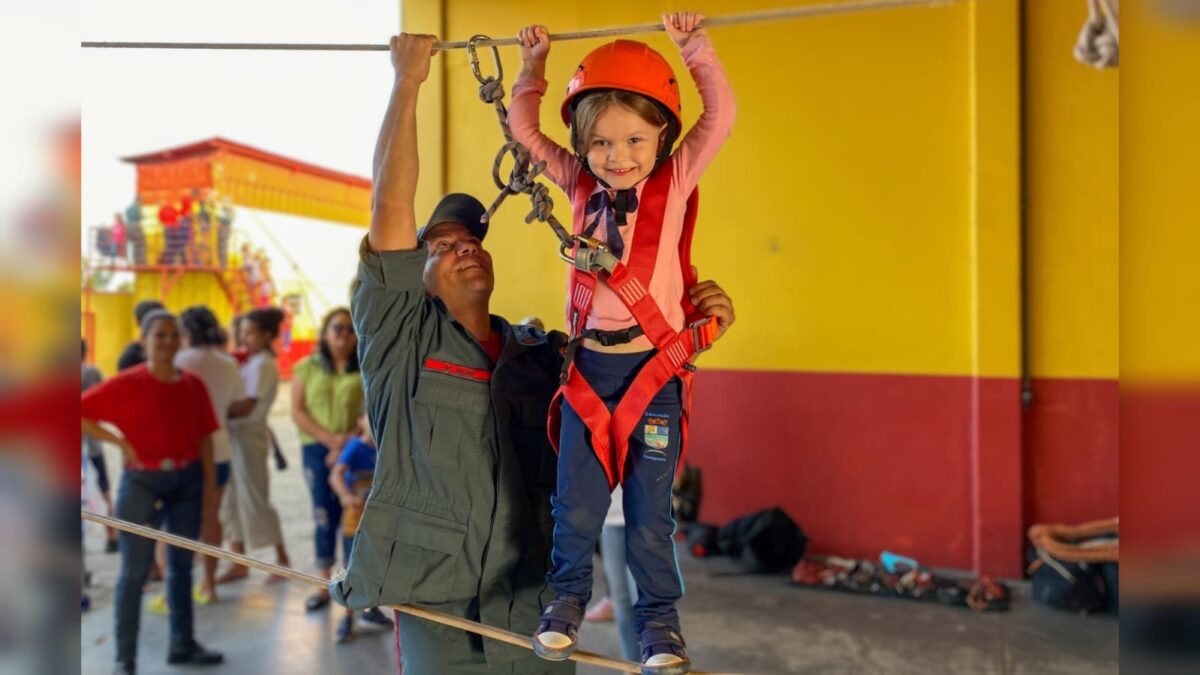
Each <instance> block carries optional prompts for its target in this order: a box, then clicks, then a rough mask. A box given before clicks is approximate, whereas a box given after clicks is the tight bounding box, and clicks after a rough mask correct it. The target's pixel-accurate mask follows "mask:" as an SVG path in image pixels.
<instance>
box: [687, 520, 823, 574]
mask: <svg viewBox="0 0 1200 675" xmlns="http://www.w3.org/2000/svg"><path fill="white" fill-rule="evenodd" d="M807 544H808V538H807V537H805V536H804V532H803V531H802V530H801V529H800V527H799V526H798V525H796V523H795V521H793V520H792V519H791V518H790V517H788V514H786V513H784V512H783V510H782V509H779V508H774V509H768V510H764V511H758V512H757V513H752V514H750V515H747V516H742V517H741V518H738V519H736V520H734V521H732V522H730V523H729V524H728V525H725V526H724V527H721V528H716V527H713V526H712V525H704V524H700V523H697V524H696V525H693V526H691V527H689V528H688V547H689V548H690V549H691V551H692V554H693V555H696V556H697V557H712V556H728V557H729V558H730V559H731V560H732V561H733V562H734V564H735V566H736V568H737V571H739V572H744V573H753V574H771V573H776V572H786V571H788V570H790V569H792V567H794V566H795V565H796V563H797V562H799V560H800V558H803V557H804V548H805V546H806V545H807Z"/></svg>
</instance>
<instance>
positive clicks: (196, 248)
mask: <svg viewBox="0 0 1200 675" xmlns="http://www.w3.org/2000/svg"><path fill="white" fill-rule="evenodd" d="M124 161H126V162H129V163H131V164H133V165H134V166H135V167H136V169H137V199H138V204H139V205H140V206H135V207H134V208H135V209H137V211H138V213H135V214H133V215H134V216H135V218H136V219H137V220H138V221H140V222H139V225H140V227H141V230H142V231H143V232H144V237H145V245H144V249H145V250H144V253H141V254H139V255H138V256H137V259H136V260H134V259H133V258H132V257H131V256H129V255H128V254H126V255H124V256H123V257H122V259H121V260H120V261H114V260H112V259H111V258H107V259H106V258H104V257H100V256H93V259H92V260H91V267H92V269H103V270H109V271H128V272H133V273H134V275H135V280H134V284H133V288H132V290H131V291H129V292H119V293H98V292H92V291H91V290H90V289H87V288H85V292H84V297H83V299H82V310H83V311H82V329H83V333H84V337H85V338H88V340H89V343H90V344H91V345H92V354H93V358H94V360H95V362H97V363H99V364H100V365H101V367H102V369H104V370H105V372H114V371H115V370H116V360H117V356H118V354H119V353H120V350H121V349H122V348H123V347H124V346H125V344H127V343H128V342H129V341H130V340H132V339H134V338H135V337H136V331H137V327H136V326H134V325H133V318H132V317H133V307H134V305H136V303H137V302H139V301H141V300H145V299H158V300H161V301H162V302H163V303H164V304H165V305H166V306H167V307H168V308H170V309H172V310H175V311H179V310H182V309H184V308H186V307H189V306H192V305H206V306H208V307H209V308H210V309H212V310H213V312H214V313H215V314H216V315H217V317H218V318H219V319H221V320H222V321H223V322H228V321H229V320H230V319H231V318H232V317H233V315H234V314H237V313H241V312H244V311H246V310H249V309H252V308H253V307H256V306H262V305H266V304H284V305H285V309H287V307H286V306H287V305H289V304H292V303H288V302H284V301H285V300H287V299H286V298H282V297H280V293H279V289H278V288H276V287H275V286H274V284H273V282H272V280H271V277H270V271H269V265H270V261H269V260H268V259H267V258H266V256H265V255H263V254H262V253H261V251H259V250H257V249H255V248H254V247H251V246H249V245H243V244H242V241H243V240H242V239H241V238H239V237H237V236H236V232H227V233H226V234H224V235H221V234H220V230H219V227H218V222H217V221H218V220H219V219H221V218H228V219H230V220H231V219H232V214H233V208H234V207H235V206H240V207H248V208H254V209H261V210H264V211H271V212H276V213H285V214H291V215H298V216H304V217H308V218H313V219H317V220H324V221H329V222H333V223H343V224H348V225H355V226H360V227H364V226H366V225H367V224H369V219H370V200H371V196H370V195H371V182H370V181H369V180H367V179H365V178H362V177H359V176H354V175H351V174H346V173H342V172H339V171H333V170H331V169H327V168H324V167H321V166H317V165H315V164H309V163H307V162H302V161H299V160H296V159H292V158H290V157H285V156H283V155H278V154H275V153H271V152H267V151H264V150H260V149H258V148H254V147H251V146H248V145H244V144H241V143H235V142H233V141H229V140H226V139H222V138H213V139H209V140H206V141H201V142H198V143H192V144H189V145H184V146H179V147H174V148H169V149H166V150H160V151H156V152H151V153H146V154H141V155H136V156H132V157H127V158H125V159H124ZM201 203H203V204H204V205H205V206H204V208H207V209H208V210H209V216H208V224H207V225H206V226H205V227H200V226H199V223H198V220H199V219H198V218H197V217H195V216H196V214H198V213H199V211H200V209H201V208H202V207H201ZM164 209H170V210H172V211H174V212H175V213H172V214H171V220H170V221H168V220H167V219H166V217H165V216H166V213H167V211H164ZM183 215H188V216H191V217H192V220H193V221H197V222H192V223H190V224H189V227H190V229H191V234H190V235H189V236H188V244H187V250H186V251H185V252H182V253H181V254H180V257H177V258H170V256H168V258H169V259H164V258H163V254H164V251H166V249H167V248H169V247H170V246H171V243H170V242H169V238H170V236H171V234H172V233H171V232H170V230H171V228H172V227H179V226H180V225H179V224H178V223H177V222H174V219H175V218H182V217H183ZM130 220H132V219H130ZM122 228H123V229H127V228H128V224H126V223H122ZM295 318H296V316H295V315H294V314H292V313H289V321H288V322H286V323H285V326H284V332H285V335H284V336H282V337H281V339H282V343H281V344H280V347H281V349H280V350H277V351H279V355H280V368H281V372H282V373H283V374H284V375H285V377H286V374H287V373H288V372H290V365H291V364H292V363H294V362H295V361H296V360H297V359H299V358H301V357H303V356H304V355H306V354H308V353H309V352H311V350H312V348H313V346H314V343H315V340H316V335H315V334H314V332H313V326H312V325H311V321H309V322H299V321H295V322H293V321H290V320H291V319H295Z"/></svg>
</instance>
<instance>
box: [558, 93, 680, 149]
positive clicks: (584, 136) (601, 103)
mask: <svg viewBox="0 0 1200 675" xmlns="http://www.w3.org/2000/svg"><path fill="white" fill-rule="evenodd" d="M613 105H619V106H621V107H623V108H627V109H629V110H631V111H632V112H633V113H634V114H635V115H637V116H638V117H640V118H642V120H644V121H645V122H646V124H649V125H651V126H653V127H654V128H656V129H662V128H663V127H665V126H666V125H667V122H668V119H667V116H666V115H665V114H664V113H663V111H662V108H660V107H659V106H658V104H656V103H655V102H654V101H652V100H651V99H649V98H647V97H645V96H642V95H641V94H635V93H633V92H632V91H625V90H623V89H605V90H603V91H598V92H596V93H594V94H588V95H587V96H584V97H583V98H582V99H580V101H579V103H578V104H577V105H576V106H575V111H574V114H573V115H572V116H571V145H573V146H575V153H576V154H578V155H586V154H587V151H588V143H589V141H590V139H591V137H592V131H593V130H595V128H596V121H597V120H599V119H600V115H601V114H603V113H604V111H605V110H608V108H609V107H610V106H613ZM657 140H658V143H659V144H660V147H659V148H658V149H659V150H662V147H661V144H662V142H663V134H662V133H661V132H659V135H658V139H657Z"/></svg>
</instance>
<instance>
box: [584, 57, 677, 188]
mask: <svg viewBox="0 0 1200 675" xmlns="http://www.w3.org/2000/svg"><path fill="white" fill-rule="evenodd" d="M605 89H621V90H623V91H631V92H633V93H635V94H641V95H642V96H645V97H647V98H649V99H650V100H651V101H654V102H655V103H657V104H658V106H659V108H661V109H662V111H663V112H664V113H666V117H667V119H668V120H669V121H668V123H667V129H666V136H665V138H664V142H663V147H662V151H661V153H660V157H659V161H660V162H661V161H662V160H663V159H665V158H666V157H667V156H668V155H669V154H670V152H671V146H672V145H673V144H674V143H675V139H677V138H678V137H679V131H680V127H681V126H682V124H683V115H682V106H681V105H680V102H679V82H678V81H676V79H675V71H673V70H671V66H670V64H668V63H667V60H666V59H665V58H663V55H662V54H659V53H658V52H657V51H655V50H654V49H653V48H651V47H650V45H648V44H645V43H643V42H636V41H634V40H615V41H613V42H610V43H608V44H606V45H601V46H600V47H597V48H596V49H593V50H592V51H591V52H590V53H589V54H588V55H587V56H585V57H583V61H581V62H580V64H579V67H578V68H576V69H575V75H573V76H572V77H571V81H570V82H568V83H567V96H566V98H564V99H563V103H562V119H563V124H566V125H567V126H568V127H570V126H571V118H572V117H573V116H574V113H575V106H576V105H578V103H579V101H580V99H582V98H583V97H584V95H585V94H587V93H589V92H594V91H602V90H605ZM585 165H586V164H585Z"/></svg>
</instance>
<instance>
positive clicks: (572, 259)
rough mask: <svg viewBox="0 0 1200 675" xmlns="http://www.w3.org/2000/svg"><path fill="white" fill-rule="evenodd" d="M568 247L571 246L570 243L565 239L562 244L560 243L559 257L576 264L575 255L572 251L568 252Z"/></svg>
mask: <svg viewBox="0 0 1200 675" xmlns="http://www.w3.org/2000/svg"><path fill="white" fill-rule="evenodd" d="M568 248H570V245H569V244H568V243H567V242H565V241H564V242H562V243H561V244H559V245H558V257H560V258H562V259H563V260H565V261H567V262H569V263H571V264H572V265H574V264H575V256H573V255H571V254H570V253H567V249H568Z"/></svg>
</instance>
